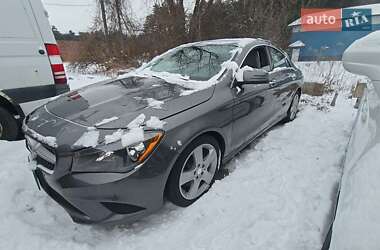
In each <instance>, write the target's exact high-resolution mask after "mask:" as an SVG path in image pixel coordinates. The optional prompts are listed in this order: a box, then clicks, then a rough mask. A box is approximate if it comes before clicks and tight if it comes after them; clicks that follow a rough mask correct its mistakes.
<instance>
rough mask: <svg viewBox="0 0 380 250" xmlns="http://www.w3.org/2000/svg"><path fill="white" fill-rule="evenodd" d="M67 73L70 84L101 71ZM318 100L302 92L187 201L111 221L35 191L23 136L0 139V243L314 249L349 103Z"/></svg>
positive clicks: (350, 114)
mask: <svg viewBox="0 0 380 250" xmlns="http://www.w3.org/2000/svg"><path fill="white" fill-rule="evenodd" d="M69 77H70V81H71V84H73V87H74V88H77V87H79V86H81V85H85V84H88V83H91V80H93V81H97V80H101V79H105V78H106V77H104V76H100V77H98V76H90V75H80V74H73V73H69ZM89 77H94V78H93V79H89ZM319 100H320V99H318V98H312V101H310V97H308V98H304V102H303V103H302V106H301V111H300V113H299V116H298V118H297V119H296V120H295V121H294V122H292V123H288V124H285V125H279V126H277V127H275V128H274V129H272V130H271V131H270V132H268V133H267V134H266V135H265V136H263V137H262V138H261V139H260V140H258V142H257V143H255V145H251V147H250V148H248V149H247V150H245V151H244V152H242V153H241V154H240V155H239V156H237V157H236V158H235V159H234V160H232V161H231V162H230V163H228V165H227V167H228V169H229V170H230V172H231V173H230V174H229V175H228V176H227V177H225V178H224V179H222V180H219V181H217V182H216V183H215V185H214V186H213V188H212V189H211V190H210V192H209V193H208V194H206V195H205V196H203V197H202V198H201V199H200V200H199V201H197V202H196V203H195V204H194V205H193V206H191V207H189V208H186V209H182V208H178V207H175V206H174V205H172V204H170V203H167V204H166V205H165V206H164V208H163V209H162V210H161V211H159V212H158V213H156V214H153V215H151V216H149V217H147V218H144V219H142V220H141V221H138V222H136V223H133V224H130V225H123V226H116V227H113V228H103V227H99V226H83V225H77V224H74V223H73V222H72V221H71V219H70V218H69V216H68V215H67V214H66V213H65V211H64V210H63V209H62V208H61V207H60V206H59V205H57V204H56V203H55V202H54V201H53V200H51V199H50V198H49V197H48V196H47V195H46V194H45V193H44V192H40V191H38V190H37V187H36V185H35V183H34V179H33V177H32V174H31V172H30V171H29V170H28V169H27V167H26V165H27V154H28V153H27V151H26V149H25V146H24V142H12V143H9V142H0V152H1V157H0V166H1V168H0V197H1V206H0V218H1V219H0V221H1V222H0V249H20V250H21V249H22V250H24V249H31V250H34V249H36V250H37V249H38V250H42V249H73V250H74V249H105V250H106V249H107V250H108V249H112V250H117V249H144V250H147V249H258V250H262V249H265V250H271V249H281V250H284V249H289V250H298V249H299V250H305V249H306V250H309V249H311V250H313V249H320V247H321V244H322V240H323V239H322V238H323V237H324V235H325V233H326V223H327V220H328V218H329V216H330V214H329V213H330V209H331V207H332V206H333V205H334V199H335V197H334V192H335V190H336V186H337V183H338V181H339V179H340V176H341V160H342V158H343V156H344V153H345V149H346V144H347V142H348V139H349V136H350V134H351V127H352V123H353V120H354V116H355V111H354V109H353V102H352V100H349V99H347V98H345V97H344V95H340V97H339V99H338V103H337V106H336V107H334V108H327V109H323V111H321V110H320V109H318V108H317V107H315V106H314V103H318V101H319Z"/></svg>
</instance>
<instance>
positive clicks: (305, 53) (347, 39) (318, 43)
mask: <svg viewBox="0 0 380 250" xmlns="http://www.w3.org/2000/svg"><path fill="white" fill-rule="evenodd" d="M360 9H371V10H372V11H371V12H372V14H371V18H370V19H369V20H371V22H372V23H371V27H372V28H371V29H369V30H362V31H357V30H349V29H348V28H349V25H350V22H349V21H352V20H348V18H344V17H343V18H341V19H342V20H340V21H341V22H342V30H343V31H312V32H303V31H302V28H301V19H298V20H296V21H294V22H293V23H291V24H289V27H291V28H292V36H291V43H290V45H289V49H290V51H291V54H292V59H293V60H294V61H317V60H341V59H342V55H343V52H344V51H345V50H346V49H347V48H348V47H349V46H350V45H351V44H352V43H353V42H354V41H355V40H357V39H359V38H362V37H364V36H366V35H368V34H369V33H371V32H373V31H375V30H380V4H371V5H363V6H357V7H350V8H347V9H344V11H346V10H347V11H353V13H354V14H352V15H351V16H354V15H356V13H360ZM355 11H356V13H355ZM351 19H352V18H351ZM347 25H348V27H346V26H347ZM345 30H346V31H345Z"/></svg>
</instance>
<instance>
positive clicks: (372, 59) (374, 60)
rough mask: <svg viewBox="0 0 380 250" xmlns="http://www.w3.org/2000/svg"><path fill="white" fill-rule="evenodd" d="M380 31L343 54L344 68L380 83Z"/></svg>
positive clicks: (362, 39) (353, 45)
mask: <svg viewBox="0 0 380 250" xmlns="http://www.w3.org/2000/svg"><path fill="white" fill-rule="evenodd" d="M379 58H380V31H376V32H373V33H371V34H369V35H368V36H366V37H364V38H361V39H359V40H357V41H355V42H354V43H353V44H352V45H351V46H350V47H348V49H347V50H346V51H345V52H344V54H343V59H342V61H343V65H344V68H345V69H346V70H347V71H349V72H351V73H354V74H359V75H365V76H368V77H369V78H370V79H371V80H372V81H380V60H379Z"/></svg>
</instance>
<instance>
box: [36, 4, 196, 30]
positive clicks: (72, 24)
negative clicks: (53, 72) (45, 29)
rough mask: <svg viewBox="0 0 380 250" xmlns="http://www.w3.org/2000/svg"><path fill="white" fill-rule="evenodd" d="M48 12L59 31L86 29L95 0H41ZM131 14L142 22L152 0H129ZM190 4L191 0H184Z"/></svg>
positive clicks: (89, 23) (92, 14)
mask: <svg viewBox="0 0 380 250" xmlns="http://www.w3.org/2000/svg"><path fill="white" fill-rule="evenodd" d="M42 2H43V4H44V5H45V8H46V10H47V11H48V13H49V19H50V24H51V25H55V26H56V27H57V28H58V29H59V30H60V31H61V32H68V31H69V30H72V31H74V32H78V31H88V29H89V27H90V26H91V25H92V22H93V18H94V16H95V15H96V3H95V2H96V0H42ZM129 2H130V3H131V9H132V14H133V17H134V18H135V19H137V20H138V21H139V22H140V23H142V22H143V21H144V19H145V17H146V15H148V14H149V13H150V12H151V7H152V4H151V3H152V2H153V1H152V0H129ZM186 2H187V4H186V5H187V6H189V7H190V6H191V2H192V0H186Z"/></svg>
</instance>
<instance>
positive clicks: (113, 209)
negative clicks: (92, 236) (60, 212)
mask: <svg viewBox="0 0 380 250" xmlns="http://www.w3.org/2000/svg"><path fill="white" fill-rule="evenodd" d="M124 175H125V174H124ZM133 175H136V176H125V177H124V176H123V175H122V174H105V173H96V174H94V173H91V174H76V175H67V176H63V177H62V178H59V179H55V178H54V174H53V175H49V174H47V173H45V172H44V171H42V170H41V169H37V170H36V176H37V179H38V182H39V184H40V186H41V187H42V188H43V189H44V191H45V192H46V193H47V194H48V195H49V196H50V197H51V198H52V199H54V200H55V201H56V202H57V203H58V204H59V205H61V206H62V207H63V208H64V209H65V210H66V211H67V212H68V213H69V215H70V216H71V218H72V219H73V221H74V222H76V223H82V224H93V223H96V224H113V223H121V222H131V221H135V220H137V219H139V218H141V217H143V216H145V215H147V214H150V213H152V212H154V211H156V210H158V209H159V208H160V207H161V206H162V204H163V191H159V186H160V185H154V182H155V181H154V180H149V179H145V180H144V178H141V176H140V174H139V173H137V172H136V173H134V174H133Z"/></svg>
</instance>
